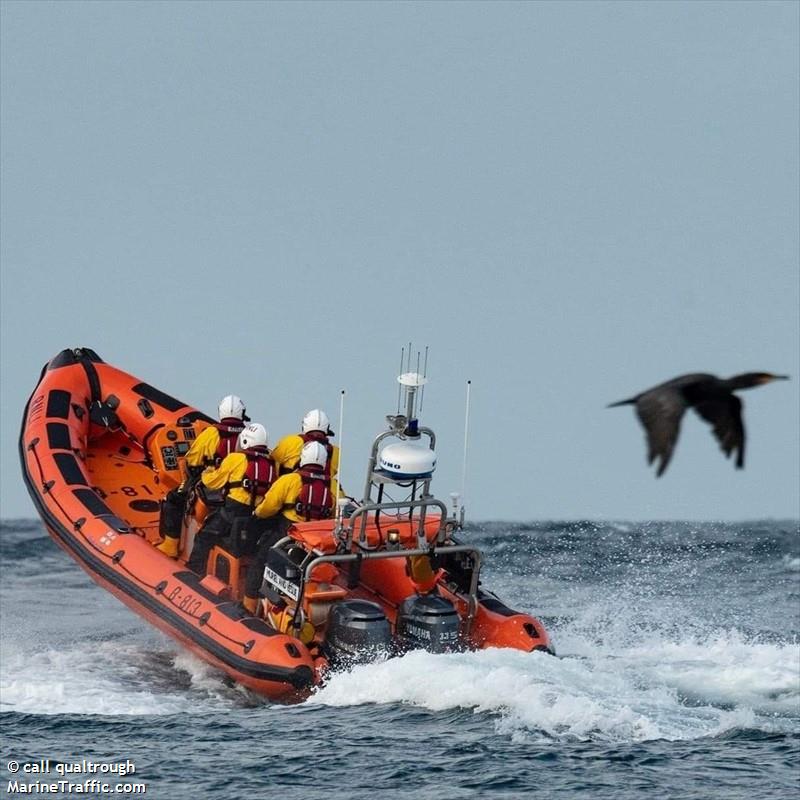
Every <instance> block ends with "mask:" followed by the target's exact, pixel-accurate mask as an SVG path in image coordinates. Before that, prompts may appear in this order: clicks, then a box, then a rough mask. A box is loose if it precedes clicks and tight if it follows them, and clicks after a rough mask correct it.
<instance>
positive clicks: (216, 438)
mask: <svg viewBox="0 0 800 800" xmlns="http://www.w3.org/2000/svg"><path fill="white" fill-rule="evenodd" d="M249 421H250V418H249V417H248V416H247V413H246V409H245V407H244V403H243V402H242V398H241V397H237V396H236V395H235V394H229V395H226V396H225V397H223V398H222V400H220V403H219V423H218V424H217V423H215V424H214V425H209V426H208V427H207V428H204V429H203V430H202V431H201V432H200V435H199V436H197V438H196V439H195V440H194V441H193V442H192V444H191V447H189V450H188V452H187V453H186V460H185V466H186V480H184V482H183V483H182V484H181V485H180V486H179V487H178V488H177V489H173V490H172V491H171V492H169V493H168V494H167V496H166V497H165V498H164V503H163V505H162V507H161V518H160V521H159V529H160V532H161V535H162V536H163V537H164V541H163V542H161V544H159V545H158V549H159V550H160V551H161V552H162V553H166V554H167V555H168V556H170V557H171V558H176V557H177V555H178V544H179V542H180V538H181V526H182V524H183V515H184V511H185V509H186V500H187V497H188V495H189V491H190V490H191V489H192V487H193V486H194V485H195V484H196V483H197V481H198V480H199V479H200V475H201V474H202V472H203V470H204V469H207V468H208V467H218V466H219V465H220V464H221V463H222V461H223V459H224V458H225V457H226V456H229V455H230V454H231V453H233V452H235V451H236V445H237V441H238V439H239V434H240V433H241V432H242V431H243V430H244V426H245V425H246V424H247V423H248V422H249Z"/></svg>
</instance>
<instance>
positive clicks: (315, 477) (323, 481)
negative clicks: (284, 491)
mask: <svg viewBox="0 0 800 800" xmlns="http://www.w3.org/2000/svg"><path fill="white" fill-rule="evenodd" d="M297 474H298V475H299V476H300V480H301V481H302V482H303V485H302V487H301V489H300V494H299V495H298V496H297V502H296V503H295V506H294V510H295V511H296V512H297V515H298V516H300V517H302V518H303V519H304V520H305V521H306V522H308V521H309V520H312V519H330V517H331V516H333V502H334V497H333V492H331V479H330V477H329V476H328V475H326V474H325V472H324V471H323V470H321V469H319V467H317V466H316V465H313V466H307V467H300V469H299V470H297Z"/></svg>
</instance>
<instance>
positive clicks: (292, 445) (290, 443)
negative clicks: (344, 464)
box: [272, 408, 339, 477]
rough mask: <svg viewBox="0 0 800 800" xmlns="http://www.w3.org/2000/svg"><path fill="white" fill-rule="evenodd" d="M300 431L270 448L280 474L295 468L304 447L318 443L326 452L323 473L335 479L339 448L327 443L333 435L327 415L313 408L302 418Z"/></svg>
mask: <svg viewBox="0 0 800 800" xmlns="http://www.w3.org/2000/svg"><path fill="white" fill-rule="evenodd" d="M300 429H301V430H300V433H291V434H289V435H288V436H284V437H283V439H281V440H280V441H279V442H278V444H276V445H275V447H273V448H272V457H273V458H274V459H275V463H276V464H277V465H278V467H279V468H280V471H281V474H284V473H286V472H291V471H292V470H294V469H296V468H297V465H298V464H299V463H300V453H301V452H302V450H303V446H304V445H306V444H308V443H309V442H319V443H320V444H321V445H323V446H324V447H325V449H326V450H327V452H328V461H327V463H326V465H325V471H326V472H327V474H328V475H329V476H331V477H336V475H337V474H338V472H339V448H338V447H336V445H334V444H331V443H330V441H329V437H330V436H333V435H334V433H333V431H332V430H331V428H330V421H329V420H328V415H327V414H326V413H325V412H324V411H322V410H321V409H319V408H314V409H312V410H311V411H309V412H308V413H307V414H306V415H305V416H304V417H303V421H302V422H301V423H300Z"/></svg>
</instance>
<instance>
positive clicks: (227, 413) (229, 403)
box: [219, 394, 249, 422]
mask: <svg viewBox="0 0 800 800" xmlns="http://www.w3.org/2000/svg"><path fill="white" fill-rule="evenodd" d="M245 411H246V409H245V407H244V403H243V402H242V398H241V397H238V396H237V395H235V394H229V395H226V396H225V397H223V398H222V400H220V401H219V418H220V419H231V418H234V417H235V418H236V419H241V420H243V421H244V422H247V420H248V419H249V417H248V416H247V414H246V413H245Z"/></svg>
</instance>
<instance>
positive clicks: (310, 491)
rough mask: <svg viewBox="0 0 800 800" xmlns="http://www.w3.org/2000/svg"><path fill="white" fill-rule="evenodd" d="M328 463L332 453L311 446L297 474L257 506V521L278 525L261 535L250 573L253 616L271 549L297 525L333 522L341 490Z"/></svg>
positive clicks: (248, 585) (247, 591) (248, 593)
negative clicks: (329, 469)
mask: <svg viewBox="0 0 800 800" xmlns="http://www.w3.org/2000/svg"><path fill="white" fill-rule="evenodd" d="M327 461H328V451H327V448H326V447H325V446H324V445H323V444H322V443H321V442H313V441H312V442H307V443H306V444H305V445H303V449H302V451H301V453H300V462H299V467H298V469H297V471H296V472H292V473H290V474H289V475H281V477H280V478H278V480H276V481H275V483H274V484H272V486H271V488H270V489H269V491H268V492H267V494H266V496H265V497H264V499H263V500H262V501H261V503H259V505H257V506H256V509H255V511H254V514H255V516H256V517H258V518H259V519H274V520H275V524H274V525H272V526H270V527H269V528H267V529H266V530H265V531H264V533H263V534H262V535H261V538H260V539H259V541H258V550H257V552H256V555H255V558H254V559H253V562H252V564H251V565H250V567H249V568H248V570H247V578H246V581H245V597H244V600H243V601H242V605H244V607H245V608H246V609H247V610H248V611H250V612H251V613H255V611H256V607H257V604H258V591H259V589H260V588H261V580H262V578H263V575H264V566H265V564H266V562H267V553H268V552H269V549H270V548H271V547H272V546H273V545H274V544H275V543H276V542H277V541H278V540H279V539H281V538H283V536H285V535H286V531H287V529H288V528H289V526H290V525H291V524H292V523H293V522H307V521H309V520H315V519H330V518H331V517H332V516H333V515H334V513H335V510H336V500H337V498H338V497H339V496H340V495H341V489H340V488H339V484H338V482H337V481H336V480H335V479H334V478H331V477H330V476H329V475H327V474H326V469H325V467H326V464H327Z"/></svg>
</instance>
